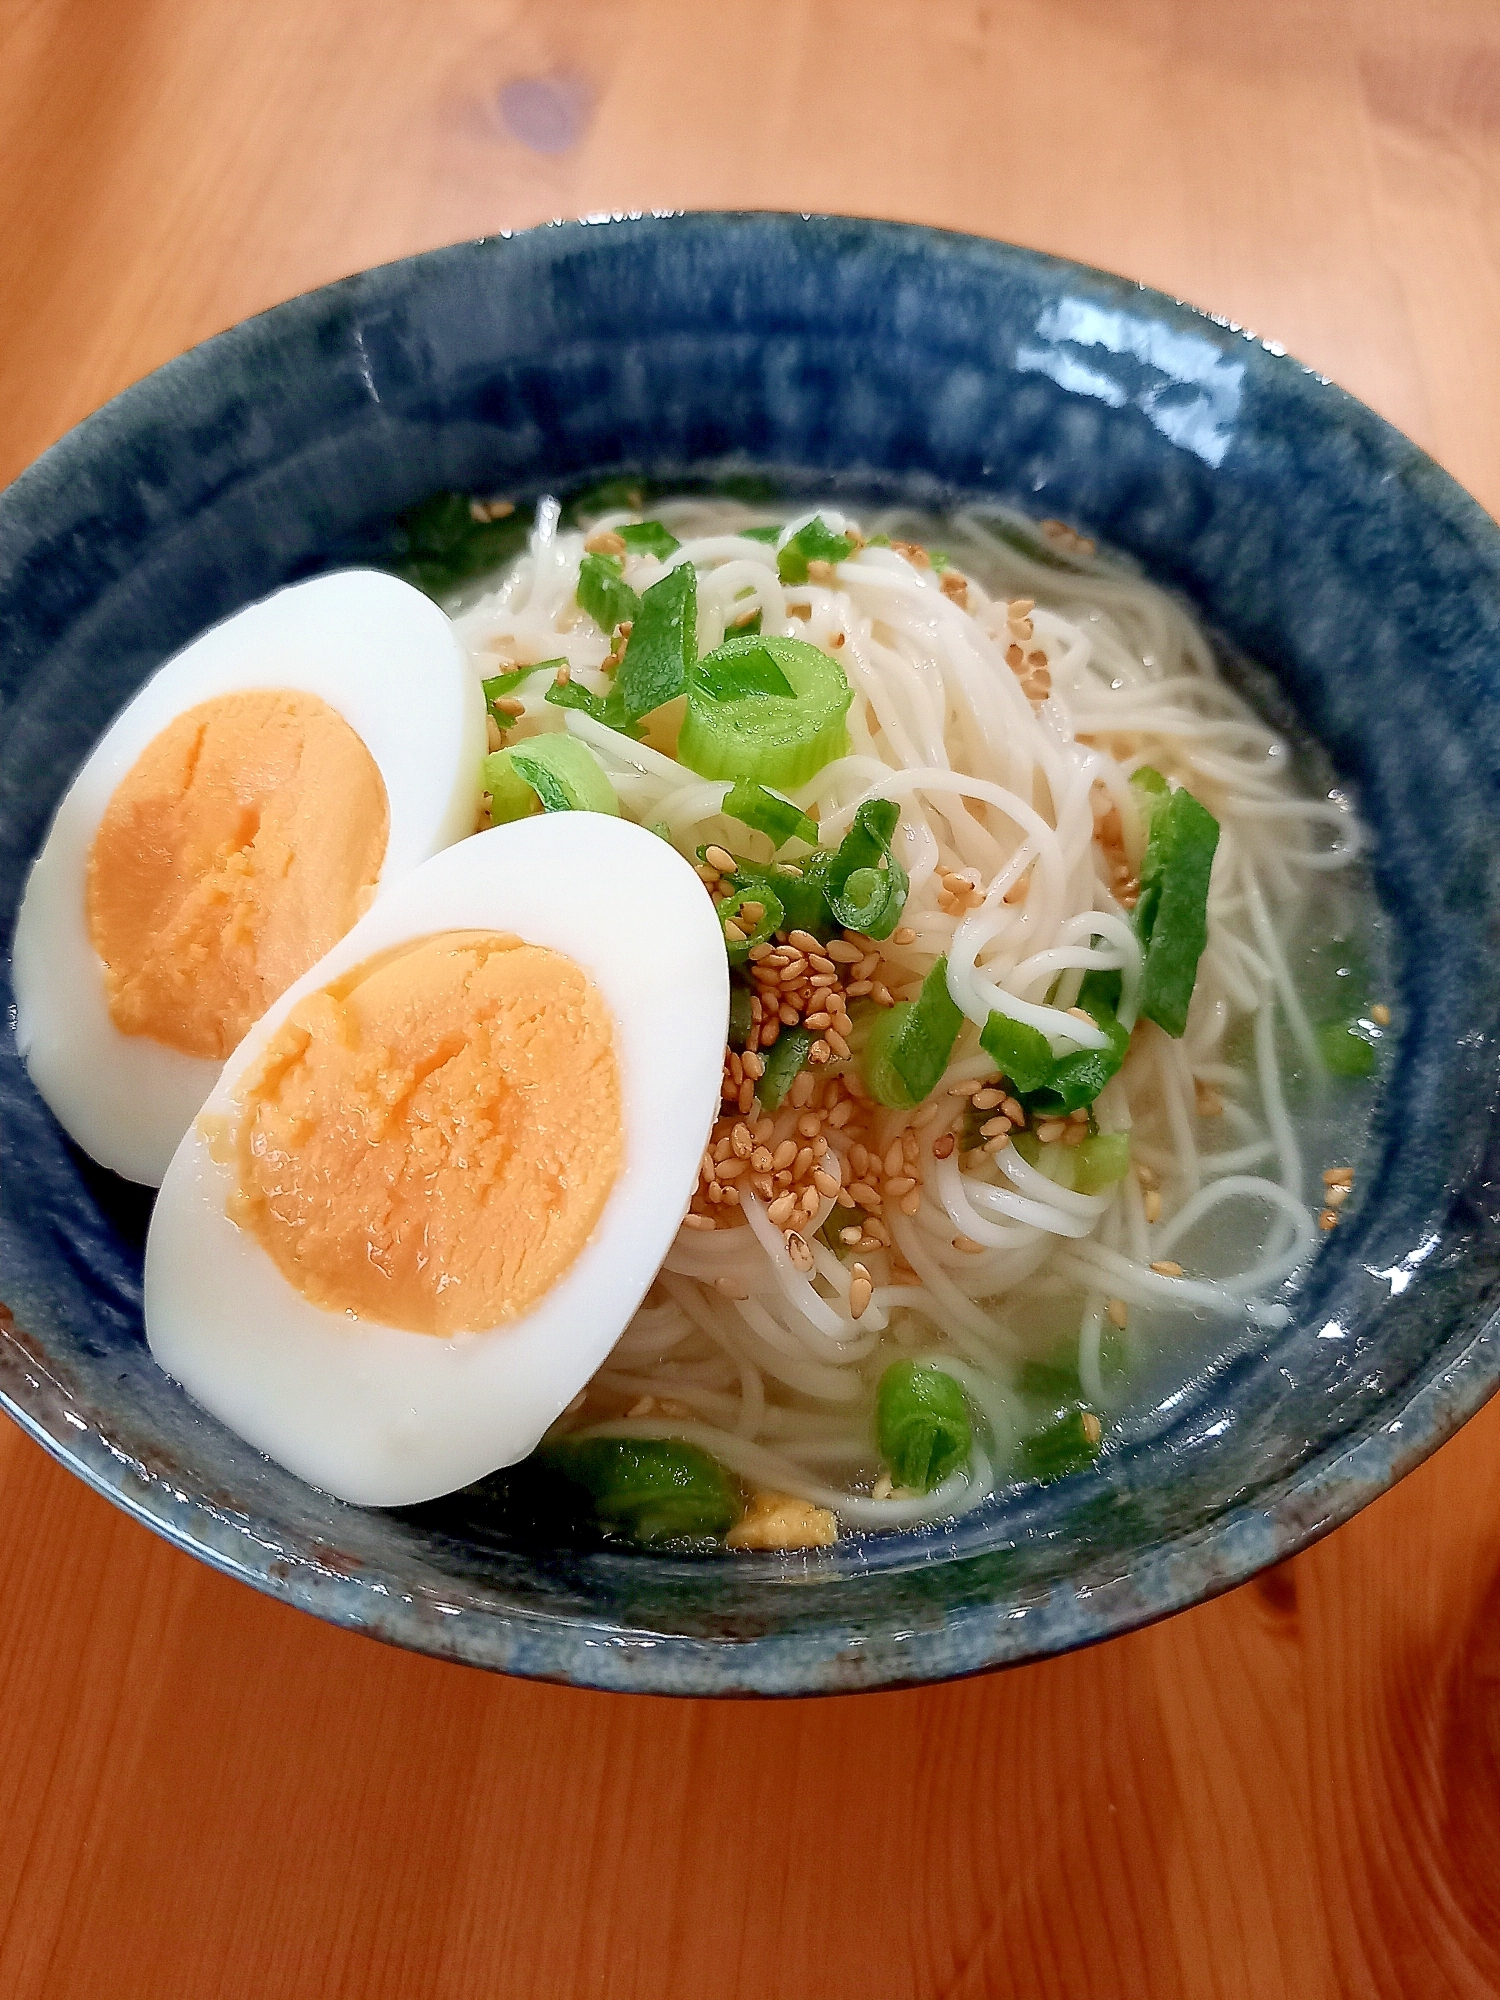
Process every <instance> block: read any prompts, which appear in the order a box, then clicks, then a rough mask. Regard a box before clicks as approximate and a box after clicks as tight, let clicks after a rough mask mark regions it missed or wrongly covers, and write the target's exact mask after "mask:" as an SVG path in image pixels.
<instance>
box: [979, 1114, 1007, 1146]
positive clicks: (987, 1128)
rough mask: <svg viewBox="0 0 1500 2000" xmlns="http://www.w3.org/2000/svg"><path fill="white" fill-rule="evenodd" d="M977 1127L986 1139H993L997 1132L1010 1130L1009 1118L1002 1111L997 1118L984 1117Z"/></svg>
mask: <svg viewBox="0 0 1500 2000" xmlns="http://www.w3.org/2000/svg"><path fill="white" fill-rule="evenodd" d="M979 1129H980V1131H981V1133H983V1135H984V1137H985V1138H986V1139H993V1138H994V1136H995V1134H996V1133H997V1132H1008V1131H1009V1130H1010V1120H1009V1119H1008V1118H1007V1117H1006V1116H1005V1114H1004V1112H1003V1111H1002V1112H1001V1113H1000V1115H999V1117H997V1118H986V1119H985V1121H984V1123H983V1124H982V1125H981V1126H980V1128H979Z"/></svg>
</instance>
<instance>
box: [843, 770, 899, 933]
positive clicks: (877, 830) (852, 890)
mask: <svg viewBox="0 0 1500 2000" xmlns="http://www.w3.org/2000/svg"><path fill="white" fill-rule="evenodd" d="M900 816H901V812H900V808H899V806H897V805H896V803H895V802H894V800H892V799H866V800H865V802H864V804H863V805H862V806H861V807H860V808H859V810H858V811H857V812H856V813H855V815H854V823H853V825H852V826H851V827H850V828H849V831H848V832H847V833H846V834H845V835H844V837H843V839H842V840H841V841H840V842H839V846H838V851H837V853H836V854H835V855H834V856H833V859H832V861H831V862H830V864H829V869H828V890H827V894H828V908H829V910H830V911H831V913H832V915H833V918H834V921H835V922H836V923H839V924H842V925H843V926H844V928H845V929H846V930H851V931H859V932H860V933H861V935H862V936H864V937H870V938H887V937H889V936H890V934H891V932H892V931H893V930H894V929H895V928H896V925H897V923H898V922H899V921H900V918H901V912H902V911H903V910H904V909H905V908H906V892H907V890H908V888H909V887H910V886H911V885H910V883H909V881H908V879H907V874H906V870H905V869H904V868H903V867H902V866H901V863H900V862H899V861H898V860H897V859H896V857H895V855H894V853H893V852H892V851H891V836H892V834H893V833H894V832H895V831H896V823H897V821H898V820H899V818H900Z"/></svg>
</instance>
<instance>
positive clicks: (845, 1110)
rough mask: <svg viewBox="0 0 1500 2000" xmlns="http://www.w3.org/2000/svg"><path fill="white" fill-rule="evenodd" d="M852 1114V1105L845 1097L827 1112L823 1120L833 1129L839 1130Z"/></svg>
mask: <svg viewBox="0 0 1500 2000" xmlns="http://www.w3.org/2000/svg"><path fill="white" fill-rule="evenodd" d="M853 1116H854V1106H853V1105H852V1104H850V1103H849V1102H848V1100H847V1099H846V1100H845V1101H844V1102H843V1103H842V1104H835V1105H834V1107H833V1109H832V1110H831V1111H830V1112H829V1113H828V1116H827V1118H826V1120H825V1121H824V1122H825V1123H826V1124H829V1125H831V1126H832V1127H833V1128H834V1130H835V1131H839V1130H841V1129H842V1127H843V1126H845V1125H847V1124H848V1123H849V1120H850V1119H851V1118H852V1117H853Z"/></svg>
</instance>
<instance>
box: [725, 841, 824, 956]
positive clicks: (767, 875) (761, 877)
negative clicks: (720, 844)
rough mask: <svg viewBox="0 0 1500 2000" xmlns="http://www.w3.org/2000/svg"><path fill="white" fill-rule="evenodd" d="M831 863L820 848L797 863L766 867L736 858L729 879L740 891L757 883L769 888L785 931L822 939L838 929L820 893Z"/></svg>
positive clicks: (776, 864) (781, 863)
mask: <svg viewBox="0 0 1500 2000" xmlns="http://www.w3.org/2000/svg"><path fill="white" fill-rule="evenodd" d="M832 861H833V856H832V855H831V854H830V853H828V851H827V849H826V848H821V847H820V848H819V849H818V850H817V851H816V853H813V854H809V855H807V856H805V857H804V859H802V860H801V861H798V862H796V863H792V862H785V861H782V862H772V863H771V864H770V865H769V866H768V865H767V864H765V863H764V862H759V861H746V860H745V859H744V858H743V857H742V856H739V855H737V856H736V857H735V863H734V875H733V878H732V879H733V882H734V886H735V887H736V888H740V889H753V888H754V887H755V886H756V885H757V884H760V885H762V886H764V887H766V888H769V889H770V890H771V892H772V894H773V895H774V896H775V897H776V899H777V901H778V902H779V903H780V904H781V907H782V910H783V912H784V913H785V928H786V929H787V930H789V931H807V932H809V933H810V934H811V935H812V936H814V937H819V938H824V937H828V936H831V934H832V933H833V932H834V931H835V930H837V928H838V926H837V925H836V924H835V923H834V921H833V919H832V917H831V916H830V915H829V913H828V901H827V898H826V896H825V895H824V893H823V891H824V886H825V884H826V882H827V880H828V870H829V867H830V865H831V864H832Z"/></svg>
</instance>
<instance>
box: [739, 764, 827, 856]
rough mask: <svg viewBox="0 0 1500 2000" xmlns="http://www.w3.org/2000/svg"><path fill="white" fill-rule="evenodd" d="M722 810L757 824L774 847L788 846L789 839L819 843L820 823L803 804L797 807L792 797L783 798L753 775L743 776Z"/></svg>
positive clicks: (812, 843)
mask: <svg viewBox="0 0 1500 2000" xmlns="http://www.w3.org/2000/svg"><path fill="white" fill-rule="evenodd" d="M720 811H721V812H725V813H727V814H728V815H729V817H730V818H731V819H737V820H739V821H740V823H741V824H742V825H743V826H751V827H754V829H755V831H756V832H757V833H763V834H765V835H766V837H767V838H768V839H769V841H770V843H771V845H772V846H773V847H785V845H786V843H787V842H788V841H789V840H805V841H806V842H807V843H808V844H809V846H814V847H815V846H816V845H817V840H818V822H817V821H816V820H815V819H810V818H809V817H808V815H807V814H806V813H805V812H803V810H802V808H801V807H800V806H794V805H793V804H792V802H791V800H790V799H781V798H778V797H777V796H776V794H775V793H774V792H768V791H767V790H766V788H765V786H764V785H757V784H755V783H754V782H753V781H752V780H751V779H749V778H741V779H740V781H739V783H738V784H737V785H736V786H735V787H734V788H733V790H732V791H731V792H730V793H729V795H728V797H727V798H726V799H725V801H724V803H723V805H722V806H721V807H720Z"/></svg>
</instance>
